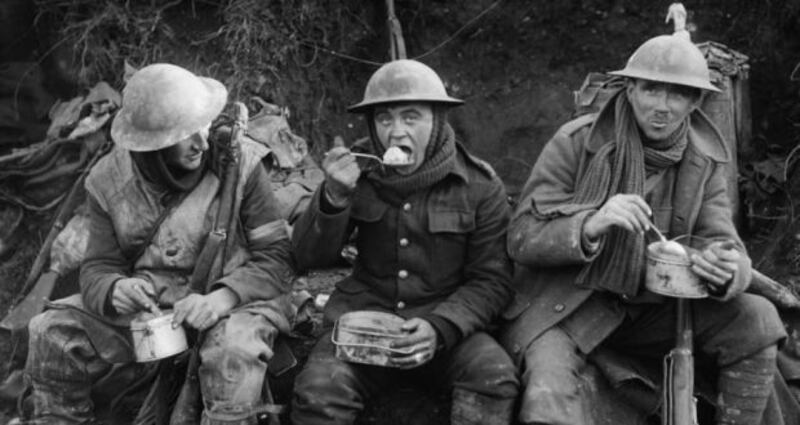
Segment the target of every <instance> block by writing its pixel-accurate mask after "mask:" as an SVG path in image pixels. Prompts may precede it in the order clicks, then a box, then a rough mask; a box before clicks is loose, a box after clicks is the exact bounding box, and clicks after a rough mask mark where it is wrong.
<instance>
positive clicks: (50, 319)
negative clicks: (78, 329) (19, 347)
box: [28, 310, 70, 345]
mask: <svg viewBox="0 0 800 425" xmlns="http://www.w3.org/2000/svg"><path fill="white" fill-rule="evenodd" d="M68 323H70V320H69V317H68V314H67V313H66V312H65V311H62V310H47V311H45V312H42V313H39V314H37V315H36V316H33V318H32V319H31V320H30V322H28V333H29V335H30V344H32V345H35V344H40V343H45V342H47V341H49V340H61V338H58V337H57V335H58V334H59V333H61V332H62V330H63V329H64V328H65V327H66V326H67V324H68Z"/></svg>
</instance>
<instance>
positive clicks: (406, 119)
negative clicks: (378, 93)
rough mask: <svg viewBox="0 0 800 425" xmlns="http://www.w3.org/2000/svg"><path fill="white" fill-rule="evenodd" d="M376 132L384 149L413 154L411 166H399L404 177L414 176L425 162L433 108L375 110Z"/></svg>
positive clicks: (402, 105)
mask: <svg viewBox="0 0 800 425" xmlns="http://www.w3.org/2000/svg"><path fill="white" fill-rule="evenodd" d="M373 116H374V124H375V133H376V134H377V135H378V140H379V141H380V142H381V145H383V147H384V148H389V147H391V146H397V147H398V148H400V149H401V150H403V151H404V152H405V153H407V154H409V157H410V158H411V162H410V163H409V164H408V165H404V166H401V167H396V168H395V170H396V171H397V172H398V173H400V174H406V175H408V174H411V173H413V172H414V171H417V169H418V168H419V167H420V166H421V165H422V163H423V162H425V150H426V149H427V147H428V144H429V143H430V141H431V133H432V132H433V108H432V107H431V105H430V104H428V103H421V102H413V103H400V104H389V105H386V106H377V107H375V110H374V113H373Z"/></svg>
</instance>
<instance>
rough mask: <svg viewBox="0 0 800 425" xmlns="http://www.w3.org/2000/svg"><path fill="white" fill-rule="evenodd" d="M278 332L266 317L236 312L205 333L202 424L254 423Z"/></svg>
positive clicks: (201, 372)
mask: <svg viewBox="0 0 800 425" xmlns="http://www.w3.org/2000/svg"><path fill="white" fill-rule="evenodd" d="M277 335H278V331H277V329H276V328H275V327H274V326H273V325H272V323H270V322H269V321H268V320H267V319H266V318H265V317H264V316H262V315H260V314H253V313H248V312H236V313H233V314H231V315H230V316H229V317H228V318H225V319H223V320H221V321H220V322H219V323H218V324H217V325H215V326H214V327H213V328H211V329H210V330H209V331H208V333H207V334H206V339H205V341H204V343H203V346H202V347H201V349H200V360H201V363H200V368H199V370H198V375H199V378H200V391H201V393H202V396H203V403H204V406H205V409H204V411H203V416H202V422H201V423H202V424H204V425H216V424H254V423H256V417H255V413H256V412H255V409H257V408H258V407H259V406H260V405H261V404H262V400H261V392H262V388H263V385H264V379H265V378H266V373H267V362H268V361H269V360H270V359H271V358H272V355H273V351H272V346H273V343H274V341H275V338H276V337H277Z"/></svg>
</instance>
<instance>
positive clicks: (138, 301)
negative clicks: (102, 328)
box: [111, 277, 158, 314]
mask: <svg viewBox="0 0 800 425" xmlns="http://www.w3.org/2000/svg"><path fill="white" fill-rule="evenodd" d="M155 298H156V292H155V290H154V289H153V285H152V284H151V283H150V282H148V281H146V280H144V279H142V278H138V277H129V278H124V279H120V280H118V281H117V282H116V283H115V284H114V292H112V293H111V305H112V306H114V310H116V311H117V313H118V314H130V313H136V312H137V311H142V310H149V311H152V312H157V311H158V307H157V306H156V303H155V301H154V300H155Z"/></svg>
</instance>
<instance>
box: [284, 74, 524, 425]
mask: <svg viewBox="0 0 800 425" xmlns="http://www.w3.org/2000/svg"><path fill="white" fill-rule="evenodd" d="M461 103H462V101H460V100H458V99H454V98H452V97H450V96H448V95H447V93H446V91H445V88H444V85H443V84H442V81H441V80H440V79H439V77H438V75H436V73H435V72H434V71H433V70H432V69H430V68H429V67H427V66H426V65H424V64H422V63H419V62H416V61H413V60H398V61H393V62H390V63H388V64H386V65H384V66H383V67H381V68H380V69H378V71H376V72H375V74H373V76H372V78H370V80H369V83H368V84H367V88H366V92H365V95H364V99H363V101H362V102H361V103H358V104H356V105H354V106H352V107H350V110H351V111H352V112H356V113H361V114H364V116H365V118H366V123H367V126H368V131H369V135H370V136H369V138H367V139H364V140H361V141H359V142H357V143H356V144H355V146H354V147H353V149H352V151H351V150H350V149H347V148H345V147H343V146H338V147H334V148H333V149H331V150H330V151H329V152H327V154H326V155H325V159H324V161H323V163H322V169H323V171H324V173H325V181H324V183H323V184H322V185H321V186H320V188H319V189H318V190H317V191H316V193H315V196H314V199H313V201H312V203H311V205H310V206H309V208H308V209H307V210H306V212H305V214H304V215H303V216H301V217H300V218H299V219H298V221H297V224H296V225H295V228H294V233H293V235H292V244H293V248H294V252H295V255H296V259H297V262H298V266H299V267H300V268H302V269H305V268H309V267H317V266H323V265H326V264H330V263H332V262H334V261H336V260H337V258H338V257H339V253H340V250H341V248H342V246H343V245H344V244H345V242H346V241H347V240H348V237H349V236H350V235H351V232H352V231H353V229H354V228H357V229H358V232H357V235H356V236H355V245H356V247H357V249H358V257H357V259H356V260H355V265H354V270H353V273H352V274H351V275H350V276H347V277H346V278H345V279H344V280H342V281H340V282H338V283H337V284H336V290H335V291H334V292H333V294H332V295H331V297H330V300H329V301H328V303H327V305H326V306H325V322H326V324H327V325H329V326H330V325H331V324H333V323H334V322H335V321H336V320H337V319H338V318H339V317H340V316H341V315H342V314H343V313H347V312H352V311H359V310H375V311H381V312H390V313H394V314H396V315H399V316H401V317H402V318H403V319H404V320H405V321H404V323H403V325H402V330H403V332H404V336H403V337H402V338H400V339H398V340H397V341H395V342H394V343H393V345H392V348H394V349H395V350H397V352H395V354H394V355H393V357H392V358H391V359H390V360H391V365H390V366H393V367H376V366H372V365H363V364H356V363H348V362H345V361H343V360H340V359H338V358H337V357H336V356H335V355H334V351H335V350H334V345H333V343H332V342H331V333H330V331H328V332H327V333H325V334H324V335H323V336H322V337H321V338H320V339H319V341H318V342H317V344H316V346H315V347H314V349H313V351H312V353H311V355H310V357H309V360H308V363H307V364H306V366H305V369H304V370H303V371H302V372H301V373H300V375H299V376H298V377H297V380H296V383H295V390H294V391H295V394H294V399H293V403H292V421H293V422H294V423H296V424H298V425H300V424H302V425H313V424H352V423H354V421H355V419H356V416H357V415H358V413H359V412H360V411H362V410H363V409H364V406H365V403H366V402H368V401H369V400H370V398H372V397H374V396H376V395H378V394H380V393H381V392H384V391H387V390H389V389H392V388H395V387H396V386H397V385H399V384H400V383H402V382H413V383H416V384H422V385H426V386H429V385H434V386H435V388H438V389H441V390H443V391H446V392H448V393H451V394H452V399H453V406H452V411H451V418H452V423H453V424H455V425H463V424H484V425H485V424H507V423H509V421H510V420H511V417H512V408H513V404H514V399H515V397H516V395H517V386H518V382H517V378H516V372H515V369H514V366H513V364H512V363H511V360H510V359H509V357H508V355H507V354H506V353H505V352H504V351H503V349H502V347H500V345H499V344H498V343H497V342H496V341H495V340H494V339H492V338H491V337H490V336H489V335H488V334H487V333H485V330H486V329H487V327H488V326H489V324H490V323H491V322H492V320H494V319H495V318H496V317H497V316H498V314H499V313H500V312H501V310H502V309H503V308H504V307H505V305H506V304H507V303H508V302H509V300H510V299H511V297H512V292H511V289H510V286H509V282H510V273H511V267H510V265H511V264H510V261H509V260H508V257H507V254H506V252H505V240H506V227H507V224H508V219H509V214H510V211H509V207H508V204H507V201H506V194H505V191H504V187H503V184H502V183H501V182H500V180H499V179H498V178H497V176H496V175H495V174H494V172H493V171H492V169H491V168H490V167H489V166H488V165H487V164H486V163H484V162H483V161H481V160H479V159H476V158H475V157H473V156H471V155H470V154H469V153H468V152H467V151H466V149H464V147H463V146H461V144H459V143H458V142H456V139H455V134H454V132H453V129H452V128H451V127H450V125H449V124H448V122H447V118H446V112H447V109H448V108H449V107H452V106H454V105H458V104H461ZM353 151H358V152H362V153H363V152H366V153H369V154H371V155H375V156H377V157H378V158H385V162H387V163H391V164H392V165H383V166H381V164H380V162H378V161H374V160H371V159H367V160H364V161H369V163H365V162H362V163H359V161H361V160H359V161H357V160H356V156H354V155H353ZM387 151H389V152H390V153H389V154H386V155H385V153H386V152H387ZM401 351H402V353H400V352H401Z"/></svg>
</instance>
